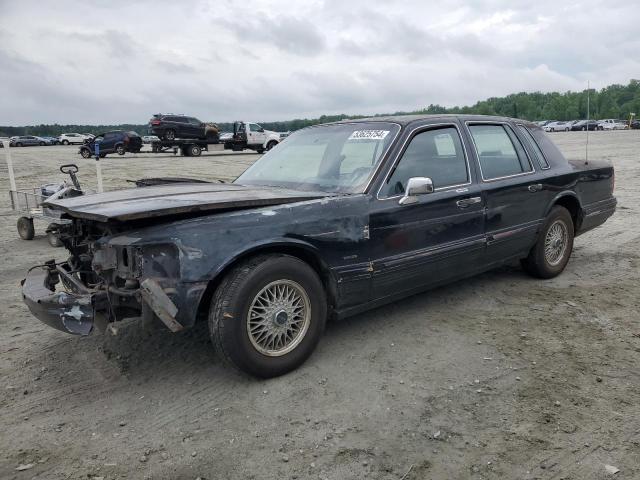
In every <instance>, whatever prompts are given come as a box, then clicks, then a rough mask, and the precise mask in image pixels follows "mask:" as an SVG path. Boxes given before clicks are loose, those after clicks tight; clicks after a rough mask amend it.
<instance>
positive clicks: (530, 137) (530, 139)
mask: <svg viewBox="0 0 640 480" xmlns="http://www.w3.org/2000/svg"><path fill="white" fill-rule="evenodd" d="M518 128H519V129H520V131H521V132H522V133H523V134H524V136H525V138H526V139H527V142H529V145H530V146H531V150H532V152H533V156H534V157H536V159H537V160H538V164H539V165H540V167H542V168H549V162H547V159H546V158H544V154H543V153H542V150H541V149H540V147H539V146H538V142H536V140H535V138H533V135H531V132H530V131H529V130H528V129H527V128H526V127H525V126H524V125H518Z"/></svg>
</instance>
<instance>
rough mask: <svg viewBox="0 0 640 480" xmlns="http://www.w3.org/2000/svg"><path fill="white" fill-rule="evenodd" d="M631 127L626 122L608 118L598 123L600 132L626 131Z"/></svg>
mask: <svg viewBox="0 0 640 480" xmlns="http://www.w3.org/2000/svg"><path fill="white" fill-rule="evenodd" d="M627 128H629V125H628V124H627V122H625V121H624V120H615V119H613V118H607V119H605V120H600V121H599V122H598V130H625V129H627Z"/></svg>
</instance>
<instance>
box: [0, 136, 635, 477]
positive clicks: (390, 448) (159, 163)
mask: <svg viewBox="0 0 640 480" xmlns="http://www.w3.org/2000/svg"><path fill="white" fill-rule="evenodd" d="M552 138H553V140H554V141H556V143H557V144H558V146H559V147H560V148H561V149H562V150H563V152H564V153H565V155H567V156H568V157H570V158H582V157H583V156H584V140H585V137H584V134H583V133H582V132H575V133H574V132H571V133H557V134H552ZM590 144H591V148H590V156H591V157H592V158H597V157H599V158H603V157H606V158H609V159H611V161H612V162H613V163H614V165H615V167H616V172H617V175H616V196H617V197H618V200H619V209H618V211H617V212H616V214H615V216H614V217H612V218H611V219H610V220H609V221H608V222H607V223H606V224H605V225H604V226H603V227H601V228H599V229H596V230H594V231H592V232H589V233H587V234H585V235H583V236H581V237H579V238H578V239H577V240H576V243H575V249H574V253H573V256H572V259H571V261H570V262H569V265H568V267H567V269H566V271H565V272H564V273H563V274H562V275H561V276H559V277H558V278H555V279H553V280H546V281H541V280H534V279H532V278H530V277H528V276H526V275H524V274H523V273H522V271H521V270H520V269H519V268H518V267H517V266H515V265H514V266H510V267H505V268H502V269H500V270H497V271H494V272H490V273H487V274H484V275H481V276H478V277H476V278H473V279H470V280H465V281H461V282H458V283H456V284H453V285H450V286H447V287H443V288H439V289H437V290H433V291H431V292H428V293H425V294H422V295H419V296H415V297H412V298H410V299H407V300H404V301H402V302H398V303H395V304H391V305H389V306H386V307H383V308H379V309H376V310H374V311H371V312H369V313H366V314H363V315H359V316H357V317H354V318H351V319H349V320H346V321H344V322H340V323H333V324H331V325H329V327H328V329H327V332H326V335H325V337H324V339H323V341H322V342H321V344H320V346H319V348H318V350H317V351H316V353H315V354H314V355H313V356H312V357H311V359H310V360H309V361H308V362H307V363H306V364H305V365H303V366H302V367H301V368H300V369H298V370H297V371H295V372H293V373H291V374H288V375H286V376H284V377H280V378H277V379H273V380H269V381H256V380H254V379H250V378H246V377H243V376H241V375H239V374H237V373H235V372H234V371H230V370H228V369H226V368H225V367H224V366H223V365H220V364H218V363H217V361H216V360H215V359H214V356H213V354H212V348H211V345H210V343H209V340H208V338H207V337H208V336H207V332H206V326H205V325H202V326H198V327H196V328H195V329H193V330H191V331H189V332H186V333H183V334H170V333H168V332H165V331H161V330H158V331H155V332H152V333H150V334H149V333H146V334H145V333H142V332H140V331H139V330H138V329H137V328H136V326H130V327H128V328H125V329H123V330H122V334H119V335H118V336H111V335H108V336H107V335H105V336H102V335H91V336H89V337H84V338H79V337H72V336H69V335H65V334H64V333H61V332H58V331H55V330H52V329H50V328H48V327H46V326H44V325H41V324H40V323H39V322H38V321H37V320H35V319H34V318H32V317H31V316H30V314H29V313H28V311H27V309H26V307H25V306H24V305H23V303H22V301H21V298H20V290H19V281H20V279H21V278H23V276H24V274H25V271H26V270H27V268H28V267H29V266H31V265H34V264H38V263H41V262H43V261H44V260H47V259H50V258H53V257H54V256H57V257H58V258H60V257H61V256H63V255H64V252H63V251H62V250H60V249H54V248H52V247H50V246H49V245H48V243H47V241H46V239H45V238H44V236H43V235H42V233H43V230H44V228H43V227H44V226H43V225H37V226H36V231H37V233H39V235H38V236H37V237H36V239H35V240H33V241H30V242H26V241H22V240H20V239H19V238H18V236H17V233H16V230H15V220H16V218H15V215H14V214H13V213H12V212H11V211H10V210H9V209H8V207H9V205H8V202H7V197H6V194H3V198H2V199H1V200H0V227H1V229H0V231H1V232H2V233H0V238H2V242H1V247H0V248H1V252H2V261H3V264H4V265H3V267H4V268H3V269H2V271H1V272H0V305H2V308H1V312H0V329H1V332H2V334H1V335H0V352H1V357H0V378H2V382H1V385H0V409H1V412H2V414H1V415H0V429H1V430H2V435H1V436H0V478H3V479H4V478H7V479H10V478H16V479H23V478H24V479H26V478H29V479H31V478H37V479H88V478H95V479H98V478H103V479H115V478H133V479H143V478H154V479H196V478H198V477H200V478H203V479H204V478H206V479H218V478H220V479H250V478H277V479H283V478H301V479H302V478H326V479H349V478H364V477H368V478H376V479H378V478H379V479H405V480H415V479H445V478H448V479H467V478H469V479H534V478H541V479H561V478H564V479H575V480H584V479H604V478H610V477H612V476H613V475H614V474H612V473H608V471H607V465H608V466H610V467H611V468H613V467H615V468H616V469H619V470H620V471H619V473H617V474H615V478H616V479H634V478H635V479H637V478H640V415H639V414H640V407H639V406H638V405H640V375H639V373H638V368H637V365H638V358H639V355H638V354H639V352H640V318H639V314H638V312H639V311H640V300H639V298H640V297H639V293H640V282H639V278H640V273H639V269H638V264H639V254H638V248H637V246H638V241H639V240H640V217H639V216H638V213H639V209H640V207H638V204H636V203H634V202H635V201H637V200H639V199H640V192H639V187H638V185H639V181H640V167H639V163H638V161H639V160H640V158H639V156H638V152H640V131H630V132H626V131H621V132H594V133H592V134H591V135H590ZM76 150H77V147H33V148H24V149H12V153H13V158H14V163H15V165H16V172H17V176H18V184H19V186H20V187H24V188H26V187H30V186H34V185H38V184H41V183H44V182H47V181H50V180H51V179H52V178H56V177H58V176H60V174H59V173H55V172H56V169H57V167H58V166H59V165H61V164H62V163H66V162H68V161H75V162H76V163H78V164H79V165H80V169H81V171H80V178H81V181H83V182H84V183H85V184H86V185H88V186H89V187H90V188H95V186H94V185H93V184H94V180H95V175H94V164H93V161H91V160H82V159H80V158H79V157H78V155H76ZM0 152H2V151H1V150H0ZM256 158H257V155H255V154H252V155H244V154H236V155H223V154H222V153H221V152H219V153H213V154H209V155H206V156H202V157H200V158H190V159H180V158H179V157H178V158H173V157H171V156H152V155H138V156H134V155H126V156H125V157H117V156H110V157H108V158H107V159H105V160H103V161H102V162H101V163H102V165H103V171H104V175H105V185H106V186H107V187H108V188H115V187H126V186H130V184H127V183H126V181H125V180H126V179H127V178H130V179H133V178H139V177H142V176H159V175H172V174H173V175H181V176H198V177H201V178H224V179H230V178H233V177H234V176H235V175H237V174H238V173H240V172H241V171H242V170H243V169H244V168H246V166H247V165H249V164H250V163H251V162H253V161H254V160H255V159H256ZM0 159H2V153H0ZM0 177H1V178H0V189H1V190H2V191H3V192H6V191H7V190H8V181H7V174H6V167H5V166H4V165H0ZM20 468H23V469H24V470H19V469H20ZM611 468H610V469H609V470H611Z"/></svg>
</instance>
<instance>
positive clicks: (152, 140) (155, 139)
mask: <svg viewBox="0 0 640 480" xmlns="http://www.w3.org/2000/svg"><path fill="white" fill-rule="evenodd" d="M159 141H160V138H158V137H157V136H156V135H143V136H142V143H145V144H147V143H156V142H159Z"/></svg>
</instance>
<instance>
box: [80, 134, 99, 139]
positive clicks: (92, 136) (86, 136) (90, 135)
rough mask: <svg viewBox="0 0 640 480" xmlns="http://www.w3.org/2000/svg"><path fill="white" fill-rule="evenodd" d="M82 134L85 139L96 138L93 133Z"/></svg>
mask: <svg viewBox="0 0 640 480" xmlns="http://www.w3.org/2000/svg"><path fill="white" fill-rule="evenodd" d="M82 136H83V137H84V138H85V140H87V139H91V138H96V136H95V135H94V134H93V133H83V134H82Z"/></svg>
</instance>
